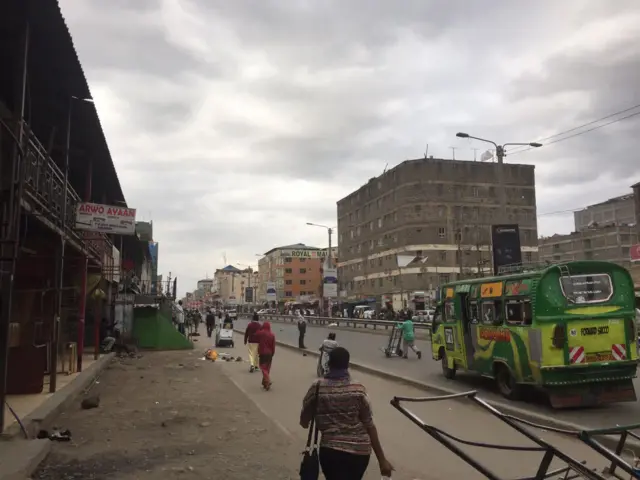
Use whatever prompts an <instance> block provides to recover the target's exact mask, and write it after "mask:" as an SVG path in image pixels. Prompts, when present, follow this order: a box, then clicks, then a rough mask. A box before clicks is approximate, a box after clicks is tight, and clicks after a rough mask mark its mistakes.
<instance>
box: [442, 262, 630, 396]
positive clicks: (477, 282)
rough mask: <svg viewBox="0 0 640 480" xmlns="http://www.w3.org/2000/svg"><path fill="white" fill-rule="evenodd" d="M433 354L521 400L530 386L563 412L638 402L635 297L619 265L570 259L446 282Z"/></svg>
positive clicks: (447, 366)
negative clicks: (581, 407) (587, 407)
mask: <svg viewBox="0 0 640 480" xmlns="http://www.w3.org/2000/svg"><path fill="white" fill-rule="evenodd" d="M438 298H439V301H438V307H437V310H436V315H435V319H434V322H433V325H432V329H433V331H432V339H431V347H432V353H433V359H434V360H438V361H440V362H441V363H442V373H443V374H444V376H445V377H446V378H449V379H453V378H454V377H455V374H456V371H457V370H468V371H472V372H477V373H479V374H481V375H483V376H486V377H490V378H493V379H494V380H495V382H496V384H497V386H498V389H499V391H500V393H501V394H502V395H503V396H504V397H506V398H509V399H513V400H516V399H518V398H519V397H521V396H522V391H523V387H524V386H526V385H530V386H536V387H540V388H542V389H543V390H545V391H546V392H547V393H548V395H549V399H550V402H551V405H552V406H553V407H555V408H566V407H576V406H593V405H600V404H605V403H612V402H626V401H635V400H636V393H635V389H634V386H633V379H634V378H635V377H636V367H637V361H638V354H637V349H636V325H635V309H634V307H635V305H634V303H635V299H634V290H633V281H632V279H631V276H630V274H629V272H628V271H627V270H626V269H624V268H623V267H620V266H618V265H615V264H613V263H608V262H597V261H579V262H568V263H564V264H559V265H545V266H543V267H539V268H529V269H527V268H526V267H524V268H523V267H520V271H519V272H518V273H513V274H508V275H500V276H497V277H485V278H476V279H469V280H462V281H458V282H453V283H447V284H445V285H442V286H441V287H439V297H438Z"/></svg>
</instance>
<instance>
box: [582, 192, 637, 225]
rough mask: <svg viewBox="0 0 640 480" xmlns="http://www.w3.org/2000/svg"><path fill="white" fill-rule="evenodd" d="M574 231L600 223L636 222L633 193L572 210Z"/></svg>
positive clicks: (620, 223)
mask: <svg viewBox="0 0 640 480" xmlns="http://www.w3.org/2000/svg"><path fill="white" fill-rule="evenodd" d="M573 220H574V223H575V230H576V232H581V231H582V230H586V229H588V228H593V227H597V226H600V225H611V224H616V225H631V224H634V223H636V211H635V205H634V198H633V193H629V194H626V195H621V196H619V197H615V198H610V199H609V200H606V201H604V202H600V203H596V204H593V205H589V206H588V207H585V208H583V209H582V210H577V211H575V212H573Z"/></svg>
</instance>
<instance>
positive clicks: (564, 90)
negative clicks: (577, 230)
mask: <svg viewBox="0 0 640 480" xmlns="http://www.w3.org/2000/svg"><path fill="white" fill-rule="evenodd" d="M180 3H183V4H184V5H186V6H187V7H188V12H189V13H190V14H192V15H193V16H194V18H195V19H197V20H198V21H200V22H201V25H200V26H199V27H197V28H201V29H202V31H200V30H198V31H197V32H196V31H195V30H194V32H195V33H194V32H190V31H189V30H187V31H185V32H183V33H184V34H185V35H186V34H189V33H194V34H197V35H200V36H201V37H202V45H204V47H203V46H202V45H201V46H200V47H199V48H198V49H196V48H192V47H191V46H189V44H188V43H187V42H186V41H184V42H183V41H182V40H184V39H183V38H182V37H183V36H184V35H183V36H181V35H180V31H177V30H176V31H172V30H171V29H172V28H173V29H175V28H178V27H176V24H175V22H177V20H175V19H174V20H175V21H174V20H172V21H171V22H169V19H167V18H166V17H164V16H163V15H165V14H166V12H168V11H172V12H175V11H176V10H167V9H166V8H167V7H168V6H171V5H174V6H175V5H177V4H180ZM61 4H62V7H63V11H64V13H65V15H66V16H67V19H68V21H69V23H70V26H71V30H72V34H73V36H74V39H75V42H76V45H77V48H78V50H79V53H80V56H81V59H82V62H83V65H84V67H85V71H86V72H87V74H88V76H89V79H90V81H91V83H92V85H94V86H100V87H102V88H108V90H109V91H110V92H111V95H112V98H114V99H118V101H119V102H120V103H122V107H119V108H120V109H121V112H120V113H121V114H122V117H124V118H121V119H120V120H119V121H118V122H119V123H117V124H116V123H114V124H111V125H109V126H108V131H107V133H108V134H109V133H110V132H112V133H111V135H112V136H110V137H108V140H109V142H110V144H111V148H112V151H113V152H114V155H115V156H116V157H117V158H116V161H117V162H118V167H119V168H120V171H121V178H122V179H123V182H124V183H125V188H126V193H127V197H128V198H130V199H132V201H133V202H135V204H136V206H138V207H139V208H140V209H141V211H144V210H152V211H153V212H154V218H155V219H156V225H157V227H156V229H157V232H158V234H162V235H163V238H160V240H161V241H162V242H163V244H164V246H163V248H162V253H163V254H164V255H165V257H164V259H165V261H166V262H167V264H163V265H164V266H163V268H166V269H171V270H173V271H174V272H176V271H177V272H180V269H182V270H183V271H184V272H186V271H191V272H193V271H198V272H200V271H202V269H203V267H202V263H203V259H211V260H206V261H212V262H213V261H216V262H217V261H219V257H220V253H219V252H220V251H223V250H224V251H228V252H235V253H229V255H230V256H232V255H233V256H236V257H238V256H242V255H248V256H250V257H251V256H253V253H255V251H259V250H264V249H265V248H266V247H268V246H270V245H271V244H272V243H290V242H293V241H298V240H301V239H300V238H290V237H291V235H292V233H291V226H292V225H294V224H295V225H297V224H299V223H303V222H304V221H306V220H317V221H320V222H321V223H322V222H325V223H332V218H334V217H335V200H337V199H338V197H339V196H341V195H339V194H336V195H333V194H332V195H333V196H334V197H335V198H333V197H332V198H319V199H318V202H317V204H315V205H310V204H309V203H310V202H306V203H305V202H297V201H296V195H299V193H297V192H296V190H295V189H294V188H293V187H292V192H291V195H292V200H291V202H290V205H291V206H290V212H289V220H284V218H286V217H285V216H282V215H277V214H276V213H273V212H274V211H276V210H277V209H281V208H282V205H281V204H279V203H277V202H275V203H274V202H273V201H271V200H270V196H271V195H270V192H269V190H268V189H266V190H265V189H264V188H263V186H264V185H265V184H268V182H269V181H270V180H277V181H278V182H280V183H279V184H278V185H286V184H287V182H293V181H294V180H295V179H298V178H308V179H310V180H313V181H314V182H315V184H316V185H319V184H322V182H327V183H326V184H327V185H331V186H336V185H338V186H339V188H342V190H341V191H343V192H344V193H348V191H350V190H351V189H353V188H356V187H358V186H359V185H361V184H362V183H364V182H365V181H366V180H367V179H368V178H369V177H370V176H373V175H377V174H379V173H380V172H381V171H382V169H383V168H384V166H385V164H387V163H389V164H390V165H391V166H392V165H394V164H396V163H399V162H401V161H403V160H405V159H407V158H415V157H418V156H420V155H421V154H422V152H423V151H424V149H425V144H426V143H429V144H430V153H432V154H434V155H436V156H449V155H450V154H451V153H450V150H449V148H448V147H449V146H458V147H460V148H461V150H459V151H458V154H457V156H458V158H472V156H473V153H472V152H471V150H470V149H471V148H472V147H473V148H480V149H482V148H484V146H483V145H480V144H477V143H471V142H463V141H460V140H456V139H455V137H454V135H455V133H456V131H460V130H465V131H469V133H471V134H475V135H478V136H484V137H488V138H492V139H495V140H496V141H531V140H534V139H537V138H541V137H545V136H548V135H550V134H552V133H556V132H558V131H562V130H566V129H568V128H571V127H573V126H575V125H578V124H580V123H585V122H588V121H590V120H593V119H595V118H598V117H599V116H603V115H606V114H609V113H611V112H613V111H615V110H617V109H623V108H626V107H628V106H631V105H634V104H639V103H640V84H639V83H638V82H637V80H636V79H637V78H640V71H639V70H640V67H639V66H640V47H639V45H640V32H638V30H637V29H636V30H635V32H633V31H631V33H629V35H627V32H628V31H627V30H625V31H621V32H620V34H619V38H617V39H615V40H611V39H604V40H606V42H605V41H604V40H603V44H602V47H601V48H599V49H593V48H592V49H588V48H581V47H580V45H578V46H576V47H574V48H565V49H561V48H560V47H559V46H561V45H562V44H563V41H564V40H566V39H567V38H569V37H570V36H571V35H573V34H574V33H575V32H577V31H578V30H579V29H580V28H583V27H585V26H588V25H590V24H592V23H593V22H596V21H600V22H605V21H607V20H608V19H611V18H615V17H616V16H618V15H628V16H630V15H633V14H634V13H635V12H636V11H637V3H636V2H635V1H632V0H619V1H616V2H602V1H580V0H568V1H563V2H557V1H551V0H549V1H528V2H512V1H508V0H492V1H489V0H485V1H482V2H463V1H459V2H441V1H426V0H405V1H403V2H387V1H382V0H379V1H373V0H368V1H365V0H352V1H349V2H339V1H337V0H334V1H327V2H312V1H309V0H300V1H296V2H293V1H289V0H279V1H278V0H265V1H261V2H241V1H214V0H192V1H190V2H179V1H178V0H163V1H160V0H157V1H154V0H144V1H136V2H126V1H125V0H117V1H111V2H107V3H105V2H103V1H100V0H87V1H85V2H82V4H78V3H76V2H74V1H72V0H61ZM163 7H165V10H163ZM163 12H164V13H163ZM172 18H173V17H172ZM621 18H623V17H621ZM168 22H169V23H168ZM193 28H194V29H195V28H196V27H193ZM625 35H626V36H625ZM203 49H204V50H203ZM207 49H208V53H207ZM571 95H573V96H575V98H576V99H577V100H576V102H574V103H571V102H567V100H566V98H569V97H568V96H571ZM570 98H573V97H570ZM98 106H99V107H100V108H104V109H105V111H106V110H108V108H109V106H106V107H103V106H102V105H98ZM231 107H234V108H235V109H234V108H231ZM637 126H638V120H635V121H634V120H629V121H626V122H621V123H619V124H616V125H615V126H614V125H612V126H610V127H606V128H605V129H602V130H599V131H596V132H592V133H589V134H586V135H583V136H580V137H578V138H575V139H572V140H568V141H566V142H561V143H558V144H557V145H550V146H548V147H545V148H543V149H540V150H539V151H532V152H527V153H523V154H520V155H514V156H513V157H512V158H509V161H514V162H516V161H517V162H525V163H535V164H536V165H538V167H539V168H538V173H537V178H538V182H539V183H540V192H541V194H539V200H538V201H539V209H540V210H541V211H549V210H553V209H557V210H559V209H562V206H563V205H564V202H566V205H564V206H565V207H567V208H570V207H575V206H577V205H579V204H580V203H582V202H578V200H582V198H579V193H571V192H580V191H584V188H582V189H581V185H582V186H584V185H593V184H594V183H598V182H599V185H600V189H599V190H598V192H599V193H600V194H602V195H608V194H611V195H615V194H616V193H618V191H624V189H626V188H627V187H628V185H627V183H630V181H629V179H631V180H636V181H637V180H640V178H639V177H640V166H639V165H640V162H637V159H636V157H637V153H636V152H637V146H636V144H637V142H636V140H635V138H636V136H637V133H636V131H637ZM238 174H242V175H244V177H243V178H242V179H238V178H236V176H237V175H238ZM237 182H243V183H242V187H246V185H247V184H248V185H250V186H251V185H256V190H257V191H259V195H260V197H259V198H255V195H253V196H252V195H250V194H247V197H246V198H244V199H242V198H235V197H233V200H232V201H228V198H227V196H228V195H227V196H226V195H225V194H226V193H228V192H233V191H234V190H237V189H238V188H239V185H240V184H238V183H237ZM283 182H284V183H283ZM258 187H259V188H258ZM279 188H283V187H279ZM284 188H286V187H284ZM296 188H297V187H296ZM592 197H593V195H591V196H590V197H584V202H583V203H586V202H589V201H592V200H595V199H594V198H592ZM558 202H563V205H559V204H558ZM246 218H258V219H265V221H264V223H260V222H258V223H257V225H255V226H254V227H253V228H252V227H251V225H250V224H249V223H247V222H246V221H245V220H246ZM243 219H245V220H243ZM543 221H547V220H543ZM274 222H276V223H274ZM277 222H280V223H277ZM554 228H555V227H554ZM543 229H544V226H543ZM256 230H259V232H258V233H256ZM321 233H322V232H319V233H318V235H317V236H313V237H311V239H312V240H311V241H313V239H314V238H316V239H321V238H322V235H321ZM547 233H550V232H547ZM295 235H299V233H295ZM314 235H315V234H314ZM172 249H173V250H175V251H176V257H171V255H172V254H171V253H170V252H171V251H172ZM185 249H186V250H188V251H193V253H194V256H195V260H194V259H189V257H185V256H184V250H185ZM247 252H248V253H247ZM178 254H179V255H180V257H178V256H177V255H178ZM172 258H175V259H172ZM214 259H215V260H214ZM171 262H177V263H180V266H179V265H177V264H172V263H171ZM212 267H213V265H211V266H209V267H208V269H209V270H211V269H212ZM184 272H183V273H184ZM190 275H191V276H196V277H197V276H199V274H196V275H193V274H190Z"/></svg>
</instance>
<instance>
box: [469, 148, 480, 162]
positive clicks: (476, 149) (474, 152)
mask: <svg viewBox="0 0 640 480" xmlns="http://www.w3.org/2000/svg"><path fill="white" fill-rule="evenodd" d="M471 150H473V161H474V162H477V161H478V150H479V149H478V148H472V149H471Z"/></svg>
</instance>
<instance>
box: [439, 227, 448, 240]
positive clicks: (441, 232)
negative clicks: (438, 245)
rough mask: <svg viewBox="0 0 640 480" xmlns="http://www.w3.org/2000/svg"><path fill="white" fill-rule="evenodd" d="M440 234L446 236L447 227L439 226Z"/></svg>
mask: <svg viewBox="0 0 640 480" xmlns="http://www.w3.org/2000/svg"><path fill="white" fill-rule="evenodd" d="M438 236H439V237H440V238H444V237H446V236H447V229H446V228H444V227H438Z"/></svg>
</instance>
